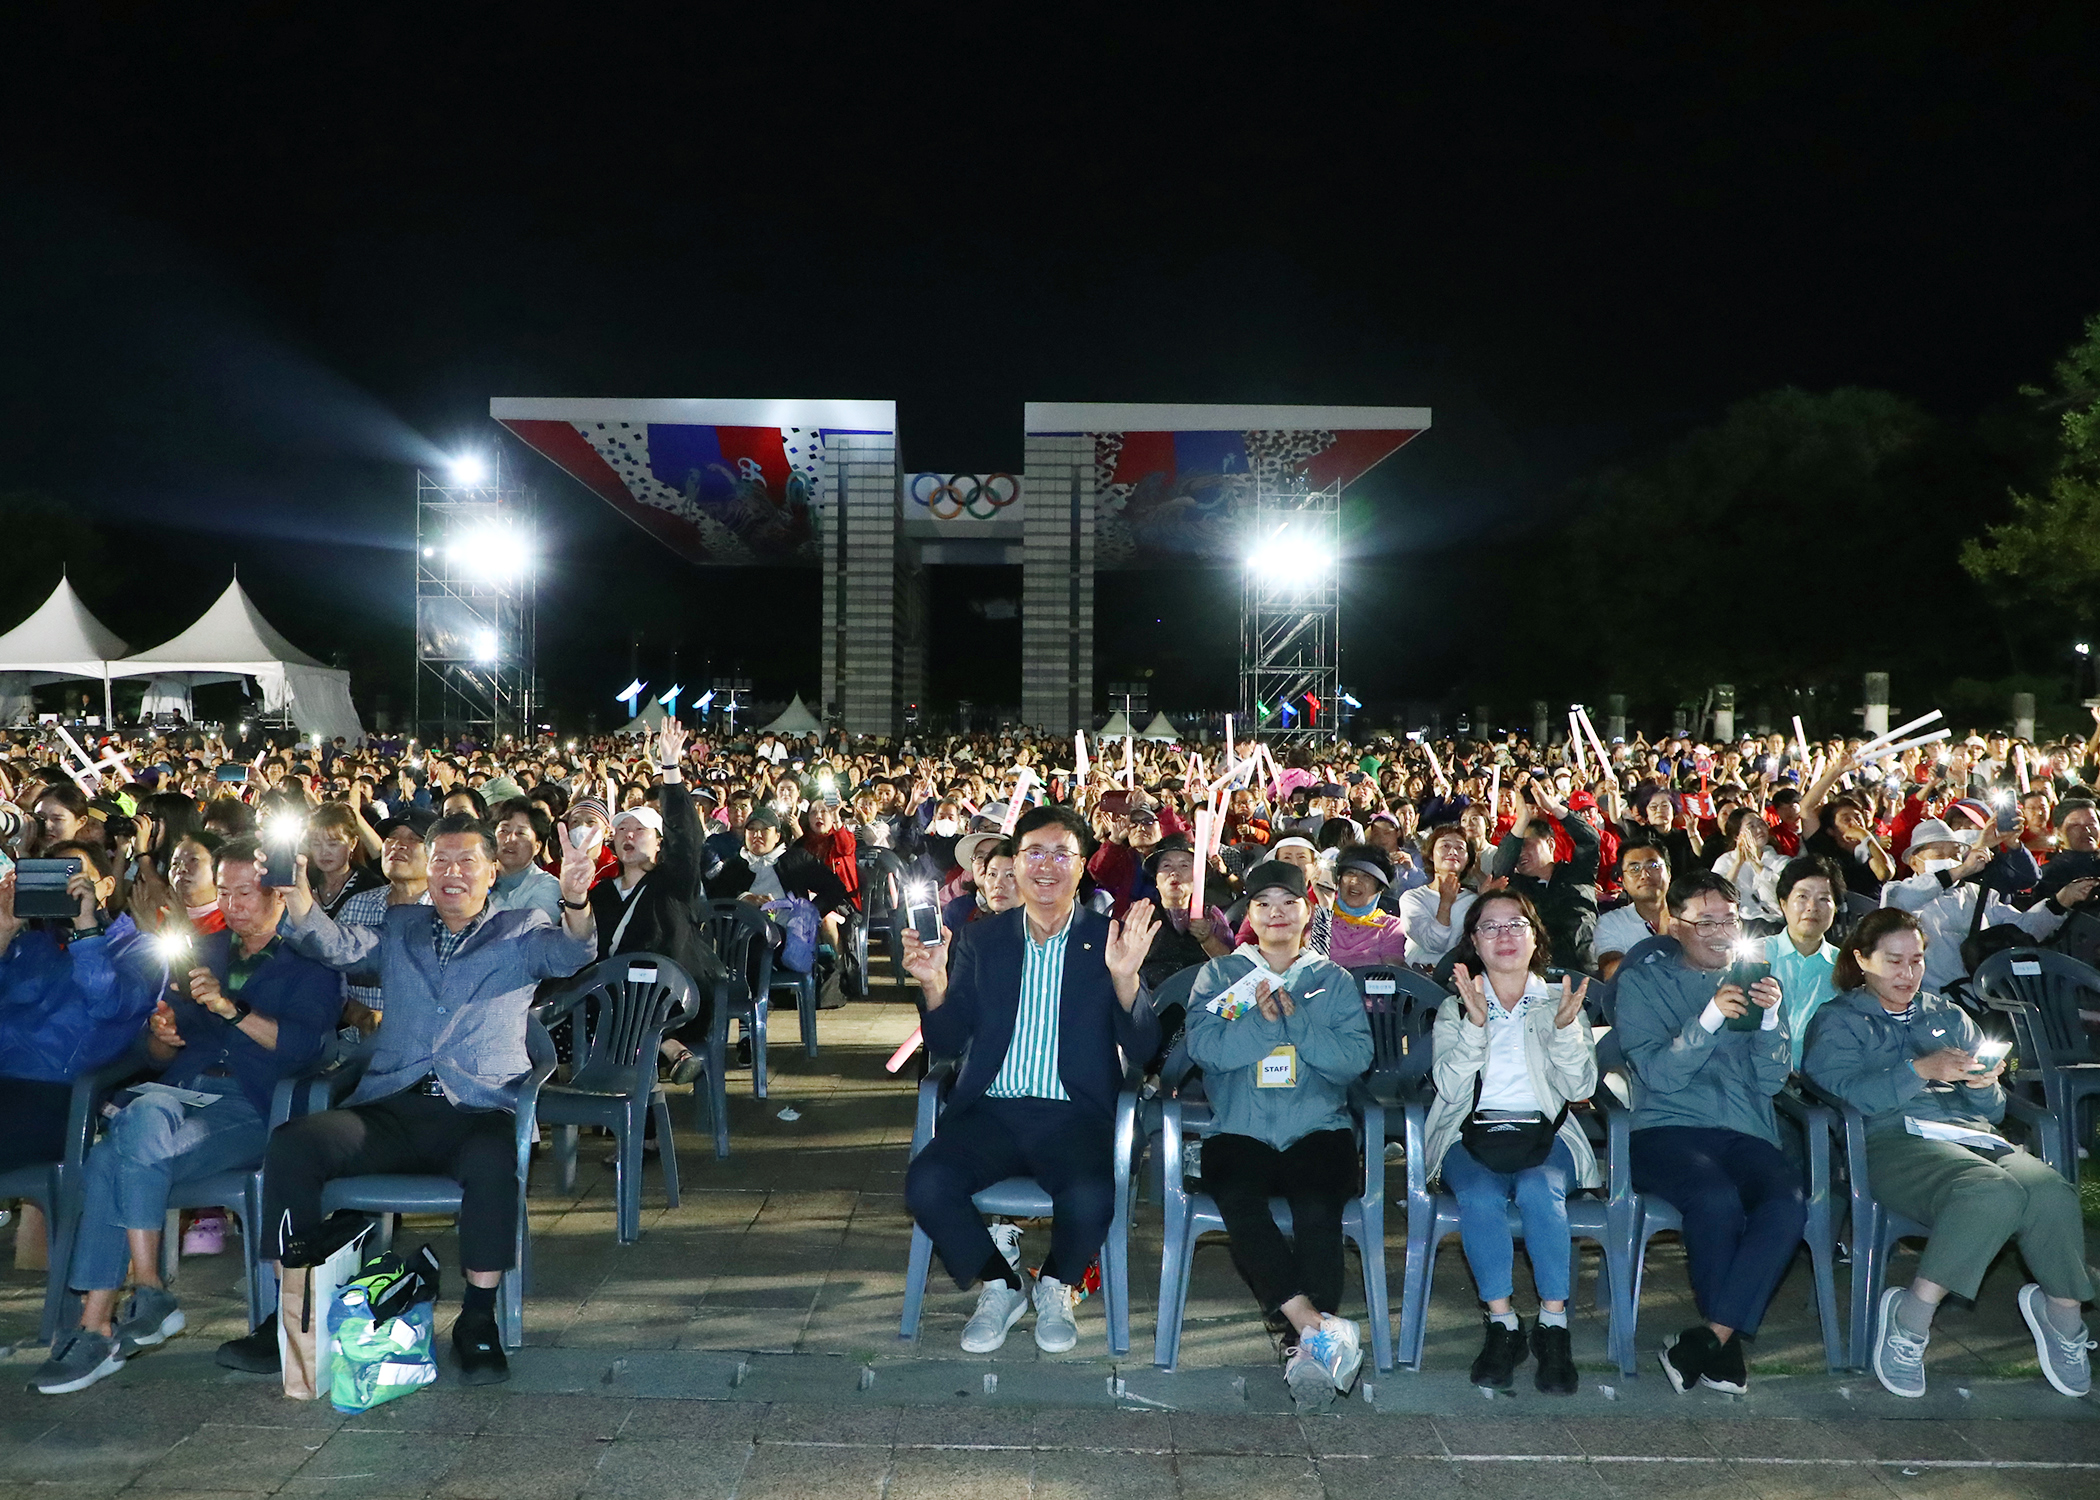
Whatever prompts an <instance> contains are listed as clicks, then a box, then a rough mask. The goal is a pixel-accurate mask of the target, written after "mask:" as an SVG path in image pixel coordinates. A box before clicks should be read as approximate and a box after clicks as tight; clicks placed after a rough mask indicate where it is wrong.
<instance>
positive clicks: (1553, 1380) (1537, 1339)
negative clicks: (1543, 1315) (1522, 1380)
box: [1531, 1323, 1581, 1396]
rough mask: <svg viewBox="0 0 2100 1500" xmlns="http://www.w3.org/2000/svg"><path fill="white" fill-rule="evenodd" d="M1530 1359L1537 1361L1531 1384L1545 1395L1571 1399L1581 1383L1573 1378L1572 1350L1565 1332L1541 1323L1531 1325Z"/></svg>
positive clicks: (1573, 1352)
mask: <svg viewBox="0 0 2100 1500" xmlns="http://www.w3.org/2000/svg"><path fill="white" fill-rule="evenodd" d="M1531 1356H1532V1358H1533V1359H1535V1360H1537V1361H1538V1370H1537V1372H1536V1373H1535V1374H1534V1375H1533V1377H1532V1379H1533V1382H1534V1383H1535V1384H1536V1385H1537V1386H1538V1388H1539V1389H1540V1390H1541V1391H1543V1392H1544V1393H1545V1394H1546V1395H1548V1396H1572V1395H1574V1394H1575V1388H1576V1387H1577V1386H1578V1385H1579V1384H1581V1382H1580V1381H1579V1380H1578V1379H1577V1378H1576V1375H1575V1350H1574V1347H1573V1346H1572V1345H1571V1344H1570V1342H1569V1340H1568V1330H1567V1329H1565V1328H1553V1327H1550V1326H1548V1325H1547V1324H1545V1323H1534V1324H1532V1325H1531Z"/></svg>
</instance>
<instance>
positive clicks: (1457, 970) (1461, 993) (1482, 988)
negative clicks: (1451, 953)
mask: <svg viewBox="0 0 2100 1500" xmlns="http://www.w3.org/2000/svg"><path fill="white" fill-rule="evenodd" d="M1451 983H1452V984H1453V985H1454V986H1455V987H1456V988H1457V990H1458V998H1459V999H1461V1000H1463V1001H1464V1002H1465V1006H1466V1019H1467V1020H1468V1021H1471V1022H1472V1023H1473V1024H1474V1025H1475V1026H1485V1025H1487V1023H1488V992H1487V978H1486V976H1485V975H1482V976H1481V977H1479V978H1477V979H1476V978H1475V977H1474V976H1473V972H1472V970H1470V969H1468V968H1467V967H1466V966H1465V965H1464V964H1453V965H1452V966H1451Z"/></svg>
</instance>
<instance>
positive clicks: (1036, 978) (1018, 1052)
mask: <svg viewBox="0 0 2100 1500" xmlns="http://www.w3.org/2000/svg"><path fill="white" fill-rule="evenodd" d="M1078 917H1079V906H1078V904H1077V903H1076V902H1075V903H1074V904H1073V906H1072V914H1071V915H1070V916H1068V917H1066V918H1065V925H1064V926H1063V927H1061V928H1059V929H1058V930H1057V932H1056V933H1055V934H1053V935H1052V937H1051V938H1050V940H1049V941H1048V942H1045V943H1038V942H1037V941H1036V940H1035V935H1034V934H1033V933H1031V932H1029V931H1028V926H1027V923H1028V919H1027V916H1026V915H1025V914H1024V915H1023V916H1022V918H1021V923H1022V926H1021V931H1022V943H1021V949H1022V954H1023V957H1022V960H1021V1005H1020V1009H1019V1010H1017V1011H1016V1012H1015V1013H1014V1037H1013V1040H1012V1041H1011V1042H1009V1043H1007V1047H1006V1060H1005V1061H1004V1062H1002V1063H1000V1064H999V1076H998V1077H996V1078H994V1079H993V1080H992V1085H991V1087H990V1088H988V1089H986V1090H985V1093H986V1095H988V1096H989V1097H991V1098H994V1099H1070V1098H1071V1097H1072V1096H1071V1095H1070V1094H1067V1093H1066V1092H1065V1085H1064V1081H1063V1080H1062V1079H1061V1078H1059V1077H1058V1074H1057V1014H1058V998H1059V996H1060V994H1061V993H1062V992H1063V990H1064V982H1065V940H1066V939H1067V938H1069V937H1070V936H1071V935H1072V923H1073V922H1075V921H1077V920H1078Z"/></svg>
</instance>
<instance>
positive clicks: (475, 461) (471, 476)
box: [446, 453, 489, 489]
mask: <svg viewBox="0 0 2100 1500" xmlns="http://www.w3.org/2000/svg"><path fill="white" fill-rule="evenodd" d="M446 467H447V469H449V470H450V471H451V474H452V482H453V483H454V484H457V485H462V486H464V487H465V488H467V489H472V488H474V487H475V486H476V485H480V484H483V483H485V482H486V481H487V480H488V477H489V466H488V465H487V464H485V463H483V462H482V460H481V455H480V454H478V453H462V454H460V456H459V457H457V458H455V459H453V460H452V462H451V463H450V464H448V465H446Z"/></svg>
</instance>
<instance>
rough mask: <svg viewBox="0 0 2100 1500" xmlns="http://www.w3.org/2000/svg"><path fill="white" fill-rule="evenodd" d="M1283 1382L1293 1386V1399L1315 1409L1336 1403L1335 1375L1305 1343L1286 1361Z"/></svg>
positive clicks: (1292, 1352) (1299, 1403)
mask: <svg viewBox="0 0 2100 1500" xmlns="http://www.w3.org/2000/svg"><path fill="white" fill-rule="evenodd" d="M1283 1383H1284V1384H1285V1385H1287V1386H1289V1387H1290V1388H1291V1399H1292V1400H1293V1401H1295V1402H1297V1403H1298V1405H1300V1406H1303V1407H1308V1408H1311V1409H1313V1410H1315V1411H1317V1410H1321V1409H1323V1408H1326V1407H1329V1406H1332V1405H1334V1398H1335V1395H1336V1392H1335V1389H1334V1377H1333V1376H1331V1375H1329V1374H1328V1373H1327V1367H1326V1366H1325V1365H1323V1364H1321V1363H1320V1361H1319V1359H1318V1358H1317V1357H1316V1356H1315V1355H1314V1354H1313V1352H1312V1350H1310V1349H1308V1348H1306V1347H1305V1345H1304V1344H1302V1343H1301V1344H1299V1346H1298V1347H1297V1348H1295V1349H1293V1350H1292V1351H1291V1352H1290V1357H1289V1358H1288V1359H1287V1360H1285V1361H1284V1366H1283Z"/></svg>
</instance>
